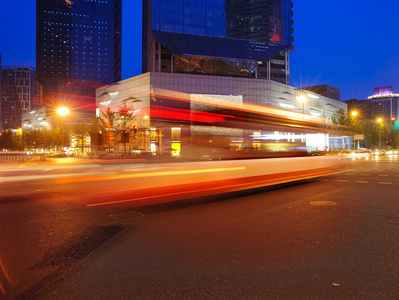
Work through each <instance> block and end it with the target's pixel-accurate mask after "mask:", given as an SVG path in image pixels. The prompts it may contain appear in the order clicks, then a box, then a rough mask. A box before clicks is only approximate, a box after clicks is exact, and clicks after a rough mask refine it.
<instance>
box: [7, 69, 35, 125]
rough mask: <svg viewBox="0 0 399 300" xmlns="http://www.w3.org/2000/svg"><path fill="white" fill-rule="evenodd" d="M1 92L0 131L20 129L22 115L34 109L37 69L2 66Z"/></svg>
mask: <svg viewBox="0 0 399 300" xmlns="http://www.w3.org/2000/svg"><path fill="white" fill-rule="evenodd" d="M0 90H1V93H0V95H1V98H0V130H7V129H18V128H20V127H21V123H22V119H21V118H22V113H23V112H26V111H29V110H30V109H31V108H32V106H33V105H34V101H35V97H36V96H37V84H36V80H35V69H34V68H33V67H29V66H1V67H0Z"/></svg>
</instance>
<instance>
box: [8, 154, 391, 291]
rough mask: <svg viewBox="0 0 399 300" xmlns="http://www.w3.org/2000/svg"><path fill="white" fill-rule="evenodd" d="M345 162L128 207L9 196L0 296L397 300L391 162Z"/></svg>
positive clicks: (58, 194)
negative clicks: (332, 169) (325, 172)
mask: <svg viewBox="0 0 399 300" xmlns="http://www.w3.org/2000/svg"><path fill="white" fill-rule="evenodd" d="M350 168H351V169H350V170H348V171H345V172H343V173H340V174H337V175H330V176H326V177H321V178H318V179H315V180H306V181H303V182H300V183H296V184H289V185H283V186H277V187H269V188H265V189H258V190H252V191H249V192H246V193H243V192H241V193H232V194H227V195H223V196H213V197H206V198H199V199H194V200H187V201H181V202H175V203H168V204H161V205H157V206H151V207H141V208H134V209H117V208H115V207H112V209H111V208H104V207H101V208H100V207H85V206H79V205H77V203H79V194H76V195H66V194H65V193H63V192H62V191H58V190H57V189H54V190H52V191H51V192H48V193H46V194H40V197H38V196H35V197H32V199H28V198H26V197H24V198H21V199H17V198H13V199H11V198H10V199H9V201H3V202H1V203H0V237H1V243H0V262H1V266H0V283H1V286H2V290H3V292H2V291H1V290H0V299H1V297H3V298H5V299H14V298H15V299H398V298H399V256H398V246H399V205H398V200H399V197H398V190H399V189H398V186H399V164H398V161H397V159H389V158H380V159H379V160H376V159H371V160H368V161H366V160H365V159H361V160H354V161H353V162H350ZM35 195H36V194H35Z"/></svg>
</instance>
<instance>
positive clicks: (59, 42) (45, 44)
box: [36, 0, 122, 96]
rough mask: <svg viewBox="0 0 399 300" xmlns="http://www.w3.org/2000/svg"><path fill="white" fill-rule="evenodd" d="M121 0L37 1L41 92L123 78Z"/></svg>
mask: <svg viewBox="0 0 399 300" xmlns="http://www.w3.org/2000/svg"><path fill="white" fill-rule="evenodd" d="M121 21H122V10H121V0H103V1H96V0H90V1H88V0H74V1H70V0H37V1H36V65H37V79H38V82H39V83H40V84H42V85H43V87H44V92H45V93H47V96H48V95H49V93H57V92H59V91H60V90H63V91H64V90H65V89H67V87H68V85H70V84H74V86H75V87H78V88H76V89H77V90H76V91H75V92H73V91H72V92H71V91H69V92H71V93H72V94H79V95H83V96H84V95H87V96H88V95H89V94H90V93H88V92H87V91H85V90H86V89H89V90H91V88H90V87H87V86H86V84H82V85H80V86H79V84H76V83H79V82H96V83H104V84H107V83H113V82H115V81H118V80H120V79H121V33H122V32H121V30H122V26H121V24H122V23H121Z"/></svg>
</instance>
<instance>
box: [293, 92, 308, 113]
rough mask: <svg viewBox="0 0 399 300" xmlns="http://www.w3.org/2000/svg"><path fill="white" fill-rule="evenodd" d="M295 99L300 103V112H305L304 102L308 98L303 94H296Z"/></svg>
mask: <svg viewBox="0 0 399 300" xmlns="http://www.w3.org/2000/svg"><path fill="white" fill-rule="evenodd" d="M296 100H297V101H298V102H299V103H302V114H305V102H306V101H308V98H306V97H305V96H297V97H296Z"/></svg>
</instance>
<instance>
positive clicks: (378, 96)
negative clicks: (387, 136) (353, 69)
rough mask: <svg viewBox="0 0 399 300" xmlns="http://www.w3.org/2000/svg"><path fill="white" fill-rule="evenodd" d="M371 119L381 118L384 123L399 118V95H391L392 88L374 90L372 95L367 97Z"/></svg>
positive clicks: (383, 87) (385, 87) (384, 87)
mask: <svg viewBox="0 0 399 300" xmlns="http://www.w3.org/2000/svg"><path fill="white" fill-rule="evenodd" d="M368 99H369V101H370V106H371V115H372V117H373V118H383V119H385V120H386V121H387V120H389V119H390V118H391V117H394V118H395V121H396V120H398V118H399V94H394V93H393V87H392V86H382V87H376V88H374V95H372V96H370V97H368Z"/></svg>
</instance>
